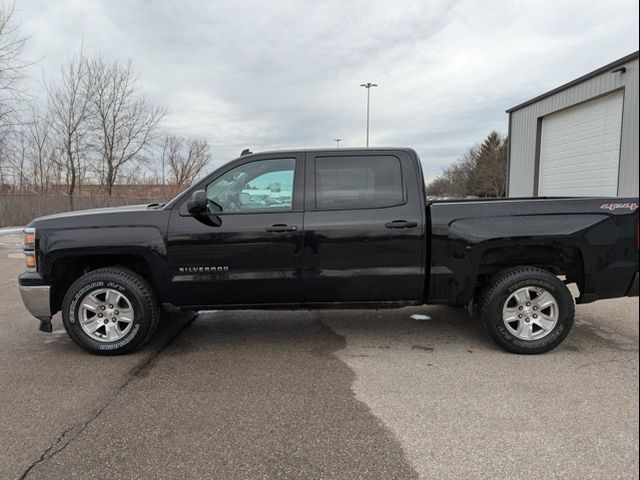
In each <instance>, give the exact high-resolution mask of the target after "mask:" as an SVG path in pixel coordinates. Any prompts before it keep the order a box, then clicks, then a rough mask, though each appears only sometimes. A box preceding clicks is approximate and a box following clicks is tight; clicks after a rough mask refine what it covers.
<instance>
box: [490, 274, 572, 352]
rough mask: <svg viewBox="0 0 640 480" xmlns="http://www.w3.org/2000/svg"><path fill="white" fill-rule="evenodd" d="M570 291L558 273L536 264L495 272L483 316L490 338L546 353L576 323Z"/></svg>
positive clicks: (517, 349) (513, 349)
mask: <svg viewBox="0 0 640 480" xmlns="http://www.w3.org/2000/svg"><path fill="white" fill-rule="evenodd" d="M574 315H575V305H574V301H573V296H572V295H571V292H570V291H569V289H568V288H567V287H566V285H565V284H564V283H563V282H562V281H561V280H559V279H558V277H556V276H555V275H553V274H551V273H549V272H547V271H546V270H542V269H540V268H536V267H517V268H513V269H509V270H505V271H502V272H500V273H498V274H496V275H495V276H494V277H493V278H492V279H491V280H490V282H489V284H488V285H487V286H486V288H485V290H484V292H483V294H482V297H481V302H480V316H481V318H482V319H483V320H484V322H485V325H486V327H487V330H488V331H489V335H490V336H491V338H492V339H493V340H494V341H495V342H496V343H497V344H498V345H500V346H501V347H502V348H504V349H505V350H507V351H509V352H512V353H521V354H534V353H544V352H547V351H549V350H551V349H552V348H554V347H556V346H558V345H559V344H560V343H561V342H562V341H563V340H564V339H565V338H566V336H567V335H568V334H569V331H570V330H571V327H572V326H573V318H574Z"/></svg>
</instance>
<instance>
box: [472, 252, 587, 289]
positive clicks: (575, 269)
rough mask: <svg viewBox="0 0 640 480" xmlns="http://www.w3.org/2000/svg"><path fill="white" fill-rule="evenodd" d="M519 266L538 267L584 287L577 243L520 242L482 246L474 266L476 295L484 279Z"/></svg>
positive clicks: (579, 287)
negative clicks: (475, 269)
mask: <svg viewBox="0 0 640 480" xmlns="http://www.w3.org/2000/svg"><path fill="white" fill-rule="evenodd" d="M520 266H530V267H537V268H540V269H542V270H545V271H547V272H549V273H552V274H554V275H557V276H564V277H565V282H566V283H575V284H576V285H577V287H578V289H579V290H580V291H581V292H582V291H583V288H584V260H583V256H582V252H581V251H580V249H579V248H578V247H575V246H569V245H549V244H522V245H510V246H500V247H495V248H489V249H487V250H485V251H484V252H483V254H482V256H481V258H480V262H479V264H478V270H477V280H476V289H475V295H474V296H476V297H477V294H478V293H479V292H481V291H482V289H483V287H484V285H485V284H486V283H487V281H488V280H489V279H490V278H491V277H493V276H494V275H496V274H497V273H500V272H502V271H504V270H506V269H510V268H513V267H520Z"/></svg>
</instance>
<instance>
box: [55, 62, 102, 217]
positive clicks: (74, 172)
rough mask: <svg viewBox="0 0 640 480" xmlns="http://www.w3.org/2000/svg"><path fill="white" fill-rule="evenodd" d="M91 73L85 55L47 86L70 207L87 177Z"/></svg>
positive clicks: (68, 63) (69, 64)
mask: <svg viewBox="0 0 640 480" xmlns="http://www.w3.org/2000/svg"><path fill="white" fill-rule="evenodd" d="M90 86H91V85H90V81H89V70H88V65H87V61H86V58H85V56H84V54H83V53H82V52H80V54H79V55H77V56H76V57H73V58H71V59H69V60H68V61H67V63H66V64H65V65H64V66H63V67H62V77H61V79H60V80H59V81H58V82H52V83H50V84H49V85H48V86H47V94H48V97H49V112H50V114H51V127H52V130H53V132H54V133H55V135H56V137H57V139H58V142H59V144H60V149H61V160H60V162H59V163H60V167H61V169H62V171H63V174H64V176H65V183H66V185H67V194H68V195H69V207H70V208H71V209H73V195H74V194H75V192H76V187H78V188H80V186H81V185H82V182H83V180H84V179H85V178H86V171H87V163H86V162H87V155H88V151H89V148H90V145H89V135H88V134H89V116H90V113H91V110H90V106H91V100H92V95H93V94H92V91H91V88H90Z"/></svg>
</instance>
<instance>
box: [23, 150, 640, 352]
mask: <svg viewBox="0 0 640 480" xmlns="http://www.w3.org/2000/svg"><path fill="white" fill-rule="evenodd" d="M24 252H25V256H26V264H27V268H26V271H25V272H24V273H22V274H21V275H20V278H19V284H20V292H21V294H22V298H23V301H24V303H25V305H26V307H27V309H28V310H29V311H30V312H31V313H32V314H33V315H34V316H35V317H36V318H38V319H40V321H41V329H42V330H45V331H50V330H51V316H52V315H53V314H55V313H56V312H58V311H62V319H63V322H64V326H65V328H66V330H67V332H68V334H69V336H70V337H71V338H72V339H73V340H74V341H75V342H76V343H77V344H78V345H79V346H80V347H82V348H84V349H86V350H88V351H89V352H93V353H101V354H117V353H125V352H131V351H133V350H135V349H137V348H139V347H140V346H141V345H142V344H144V342H145V341H146V340H147V339H148V338H149V337H150V336H151V335H152V333H153V331H154V329H155V327H156V325H157V323H158V319H159V315H160V309H161V308H164V309H166V310H176V309H183V310H206V309H232V308H237V309H239V308H243V309H247V308H286V309H291V308H320V307H332V308H335V307H362V308H383V307H402V306H406V305H422V304H426V303H428V304H448V305H461V306H472V307H473V312H474V313H475V314H476V315H477V317H479V318H481V319H482V320H483V321H484V322H485V324H486V326H487V329H488V332H489V334H490V335H491V337H492V338H493V339H494V340H495V341H496V342H497V343H498V344H499V345H500V346H502V347H503V348H505V349H506V350H508V351H510V352H515V353H541V352H545V351H547V350H550V349H551V348H553V347H555V346H556V345H558V344H559V343H560V342H561V341H562V340H563V339H564V338H565V337H566V336H567V334H568V333H569V330H570V329H571V326H572V323H573V317H574V298H573V295H572V294H571V293H570V291H569V289H568V288H567V286H566V285H567V284H569V283H575V284H576V285H577V288H578V290H579V296H578V297H577V298H576V299H575V302H577V303H587V302H593V301H594V300H597V299H602V298H613V297H622V296H637V295H638V199H637V198H537V199H505V200H461V201H435V202H428V201H426V197H425V190H424V181H423V175H422V169H421V164H420V161H419V159H418V156H417V155H416V153H415V152H414V151H413V150H410V149H353V150H352V149H335V150H303V151H297V150H296V151H279V152H268V153H259V154H250V155H246V156H242V157H240V158H238V159H236V160H234V161H232V162H230V163H228V164H226V165H224V166H223V167H221V168H219V169H217V170H216V171H215V172H213V173H212V174H210V175H209V176H207V177H206V178H204V179H203V180H201V181H199V182H198V183H197V184H195V185H194V186H193V187H191V188H189V189H188V190H186V191H185V192H183V193H182V194H180V195H178V196H177V197H176V198H174V199H173V200H171V201H170V202H168V203H166V204H162V205H160V204H154V205H144V206H135V207H124V208H109V209H99V210H86V211H76V212H70V213H64V214H59V215H51V216H47V217H42V218H38V219H36V220H34V221H32V222H31V223H30V224H29V225H28V226H27V228H25V242H24Z"/></svg>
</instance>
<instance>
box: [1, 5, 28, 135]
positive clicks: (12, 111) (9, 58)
mask: <svg viewBox="0 0 640 480" xmlns="http://www.w3.org/2000/svg"><path fill="white" fill-rule="evenodd" d="M13 10H14V5H13V3H11V4H9V5H4V4H0V136H4V135H6V134H7V131H6V130H7V129H8V128H9V127H11V126H12V125H14V124H15V122H16V120H17V119H16V113H17V112H16V106H15V100H16V98H17V97H18V96H19V93H20V92H19V90H18V87H17V84H18V81H19V80H20V79H21V78H22V76H23V73H24V69H25V68H26V66H27V64H26V63H24V62H23V61H21V60H20V55H21V53H22V50H23V49H24V46H25V43H26V42H27V40H28V37H26V36H23V35H21V34H20V33H19V31H18V27H17V26H16V25H15V24H14V23H13V22H12V17H13Z"/></svg>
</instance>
